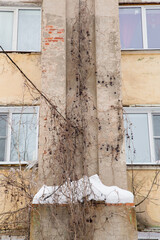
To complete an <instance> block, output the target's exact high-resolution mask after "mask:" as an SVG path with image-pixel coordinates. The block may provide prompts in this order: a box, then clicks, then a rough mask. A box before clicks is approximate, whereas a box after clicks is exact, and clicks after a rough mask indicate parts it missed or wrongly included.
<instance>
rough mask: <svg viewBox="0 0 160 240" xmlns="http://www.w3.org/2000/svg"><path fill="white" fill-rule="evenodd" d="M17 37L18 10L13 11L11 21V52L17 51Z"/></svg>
mask: <svg viewBox="0 0 160 240" xmlns="http://www.w3.org/2000/svg"><path fill="white" fill-rule="evenodd" d="M17 36H18V9H15V10H14V20H13V43H12V44H13V46H12V48H13V49H12V50H13V51H16V50H17Z"/></svg>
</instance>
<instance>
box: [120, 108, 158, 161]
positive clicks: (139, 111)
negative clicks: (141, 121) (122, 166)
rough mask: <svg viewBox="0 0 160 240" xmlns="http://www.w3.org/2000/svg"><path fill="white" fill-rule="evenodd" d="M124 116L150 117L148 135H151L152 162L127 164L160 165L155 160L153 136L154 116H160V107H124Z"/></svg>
mask: <svg viewBox="0 0 160 240" xmlns="http://www.w3.org/2000/svg"><path fill="white" fill-rule="evenodd" d="M123 110H124V115H125V114H126V115H127V114H134V113H135V114H143V113H146V114H147V116H148V134H149V147H150V159H151V162H149V163H148V162H147V163H139V162H138V163H134V162H133V163H127V165H131V164H136V165H150V164H151V165H153V164H160V160H159V161H156V160H155V147H154V136H153V121H152V115H154V114H158V115H160V107H124V108H123Z"/></svg>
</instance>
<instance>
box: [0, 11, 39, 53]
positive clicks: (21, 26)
mask: <svg viewBox="0 0 160 240" xmlns="http://www.w3.org/2000/svg"><path fill="white" fill-rule="evenodd" d="M40 36H41V10H40V9H39V8H8V7H4V8H0V46H2V48H3V49H4V50H5V51H20V52H39V51H40V45H41V37H40Z"/></svg>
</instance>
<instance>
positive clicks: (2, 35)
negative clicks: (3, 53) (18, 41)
mask: <svg viewBox="0 0 160 240" xmlns="http://www.w3.org/2000/svg"><path fill="white" fill-rule="evenodd" d="M12 37H13V12H5V11H4V12H3V11H0V45H1V46H2V47H3V49H4V50H12Z"/></svg>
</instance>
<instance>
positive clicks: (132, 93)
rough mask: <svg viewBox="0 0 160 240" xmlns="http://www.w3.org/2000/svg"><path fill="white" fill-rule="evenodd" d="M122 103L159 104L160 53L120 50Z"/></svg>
mask: <svg viewBox="0 0 160 240" xmlns="http://www.w3.org/2000/svg"><path fill="white" fill-rule="evenodd" d="M121 67H122V86H123V87H122V94H123V105H126V106H128V105H135V104H140V105H145V104H149V105H152V104H153V105H158V104H160V95H159V88H160V81H159V76H160V53H159V52H156V51H146V52H145V51H139V52H138V51H122V62H121Z"/></svg>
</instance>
